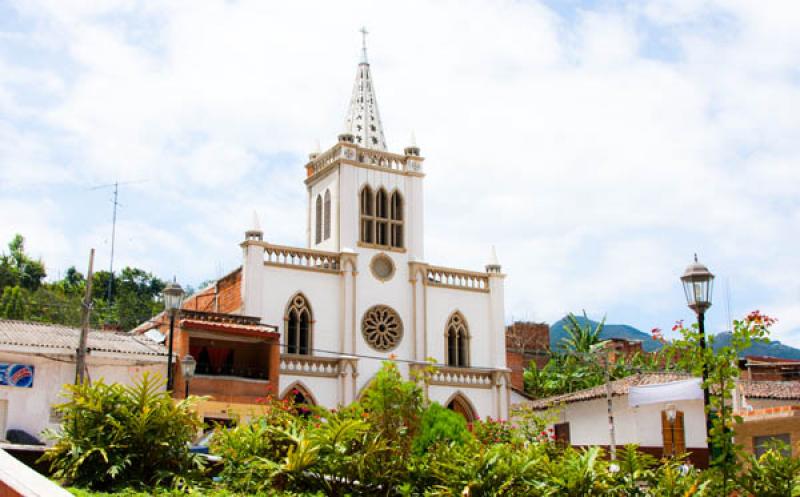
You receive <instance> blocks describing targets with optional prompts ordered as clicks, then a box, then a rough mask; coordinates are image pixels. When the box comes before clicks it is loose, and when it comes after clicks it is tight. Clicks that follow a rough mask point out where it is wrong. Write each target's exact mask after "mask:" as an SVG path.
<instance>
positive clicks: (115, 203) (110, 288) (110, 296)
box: [89, 180, 147, 305]
mask: <svg viewBox="0 0 800 497" xmlns="http://www.w3.org/2000/svg"><path fill="white" fill-rule="evenodd" d="M145 181H147V180H139V181H122V182H120V181H115V182H113V183H109V184H107V185H98V186H95V187H92V188H89V190H99V189H101V188H111V187H114V198H113V199H112V201H111V202H112V204H113V206H114V207H113V211H112V215H111V262H110V263H109V267H108V272H109V276H110V281H109V284H108V292H107V293H106V301H108V303H109V305H110V304H111V302H112V301H113V299H114V248H115V246H116V241H117V207H118V206H119V205H120V203H119V185H131V184H134V183H144V182H145Z"/></svg>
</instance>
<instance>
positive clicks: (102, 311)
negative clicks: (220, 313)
mask: <svg viewBox="0 0 800 497" xmlns="http://www.w3.org/2000/svg"><path fill="white" fill-rule="evenodd" d="M46 276H47V274H46V273H45V267H44V263H42V261H40V260H34V259H33V258H31V257H30V256H29V255H28V254H27V253H26V251H25V239H24V238H23V237H22V235H16V236H15V237H14V238H13V239H12V240H11V242H10V243H9V244H8V253H2V254H0V318H5V319H22V320H31V321H39V322H43V323H56V324H63V325H67V326H79V325H80V320H81V306H82V300H83V297H84V293H85V290H86V279H85V277H84V275H83V274H81V273H80V272H79V271H77V270H76V269H75V267H74V266H73V267H70V268H69V269H68V270H67V271H66V273H65V274H64V277H63V278H62V279H60V280H57V281H53V282H47V281H45V277H46ZM111 286H113V288H112V290H113V291H112V292H111V295H112V302H109V300H108V297H109V287H111ZM164 286H165V283H164V281H162V280H161V279H159V278H157V277H155V276H153V275H152V274H150V273H148V272H146V271H144V270H142V269H138V268H131V267H126V268H123V269H122V271H120V272H117V273H115V274H114V275H113V278H112V275H111V273H110V272H108V271H97V272H95V273H94V276H93V278H92V314H91V324H92V326H93V327H100V326H102V325H103V324H112V325H117V326H119V327H121V328H122V329H125V330H129V329H132V328H134V327H135V326H137V325H138V324H140V323H141V322H143V321H146V320H147V319H149V318H151V317H152V316H153V315H154V314H156V313H158V312H159V311H160V310H161V309H163V303H162V302H161V292H162V290H163V289H164Z"/></svg>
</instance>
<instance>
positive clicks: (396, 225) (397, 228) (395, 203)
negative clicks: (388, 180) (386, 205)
mask: <svg viewBox="0 0 800 497" xmlns="http://www.w3.org/2000/svg"><path fill="white" fill-rule="evenodd" d="M389 217H390V218H391V223H390V224H391V229H390V234H391V240H390V245H391V246H392V247H396V248H403V196H402V195H400V192H398V191H397V190H395V191H394V192H392V201H391V205H390V216H389Z"/></svg>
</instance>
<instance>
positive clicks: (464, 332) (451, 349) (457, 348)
mask: <svg viewBox="0 0 800 497" xmlns="http://www.w3.org/2000/svg"><path fill="white" fill-rule="evenodd" d="M445 339H446V340H447V351H446V353H447V357H446V359H447V365H448V366H454V367H459V368H465V367H468V366H469V329H468V327H467V321H466V320H465V319H464V316H462V315H461V313H460V312H454V313H453V315H452V316H450V319H449V320H448V321H447V328H446V330H445Z"/></svg>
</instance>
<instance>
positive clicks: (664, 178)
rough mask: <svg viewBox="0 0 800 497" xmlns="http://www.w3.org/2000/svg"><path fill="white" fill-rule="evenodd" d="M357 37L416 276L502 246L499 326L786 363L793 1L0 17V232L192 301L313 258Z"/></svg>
mask: <svg viewBox="0 0 800 497" xmlns="http://www.w3.org/2000/svg"><path fill="white" fill-rule="evenodd" d="M362 25H363V26H366V27H367V29H368V30H369V32H370V35H369V36H368V45H369V58H370V63H371V67H372V73H373V76H374V81H375V87H376V92H377V98H378V104H379V107H380V113H381V117H382V120H383V124H384V129H385V132H386V139H387V142H388V145H389V149H390V150H392V151H395V152H401V151H402V149H403V147H404V146H406V145H408V144H409V143H410V139H411V138H410V137H411V135H412V133H413V134H414V135H415V136H416V142H417V144H418V145H419V147H420V148H421V150H422V155H423V156H425V158H426V160H425V166H424V167H425V172H426V178H425V236H426V249H425V250H426V252H425V256H426V259H427V262H430V263H432V264H437V265H447V266H452V267H462V268H469V269H478V270H480V269H481V268H482V267H483V266H484V264H486V263H487V262H488V260H489V254H490V250H491V246H492V245H495V246H496V247H497V253H498V256H499V259H500V262H501V263H502V264H503V270H504V272H506V273H507V274H508V278H507V279H506V293H505V297H506V312H507V320H509V321H510V320H512V319H526V320H534V321H547V322H551V323H552V322H554V321H555V320H557V319H559V318H560V317H562V316H563V315H564V314H565V313H567V312H576V313H579V312H582V310H585V311H586V312H587V313H588V315H589V316H590V317H592V318H595V319H597V318H601V317H602V316H606V317H607V320H608V322H611V323H626V324H631V325H633V326H636V327H638V328H639V329H642V330H644V331H649V330H650V329H652V328H655V327H658V328H662V329H664V330H670V329H671V327H672V324H673V323H674V322H675V321H676V320H678V319H685V320H687V322H689V321H691V320H692V319H693V315H692V314H691V311H689V310H688V309H687V307H686V302H685V299H684V296H683V292H682V290H681V286H680V281H679V276H680V275H681V274H682V272H683V270H684V268H685V267H686V266H687V265H688V264H689V263H690V262H691V261H692V255H693V254H694V253H697V254H698V256H699V258H700V261H701V262H703V263H705V264H706V265H707V266H708V267H709V268H710V269H711V271H712V272H713V273H714V274H715V275H716V285H715V293H714V305H713V307H712V308H711V309H710V310H709V312H708V314H707V328H708V329H709V330H711V331H719V330H723V329H725V328H726V327H727V326H728V324H727V323H729V320H730V319H731V318H737V317H741V316H743V315H744V314H746V313H747V312H749V311H751V310H754V309H759V310H761V311H762V312H765V313H767V314H769V315H771V316H774V317H777V318H778V319H779V321H778V324H777V325H776V326H775V329H774V331H773V336H774V337H775V338H776V339H779V340H781V341H783V342H784V343H788V344H791V345H795V346H800V250H798V249H799V248H800V195H798V193H800V65H799V64H798V56H799V55H800V29H798V28H797V27H798V26H800V3H799V2H796V1H794V0H787V1H757V0H751V1H739V0H731V1H721V0H719V1H702V0H674V1H657V0H631V1H625V0H616V1H602V0H597V1H577V0H575V1H570V0H548V1H500V0H498V1H488V0H458V1H456V0H439V1H431V2H423V1H418V0H407V1H403V2H377V1H369V2H359V1H345V0H342V1H336V2H330V1H319V2H305V1H297V2H265V1H261V0H240V1H235V0H231V1H221V0H207V1H206V0H202V1H201V0H192V1H189V0H184V1H171V2H139V1H133V0H85V1H74V0H21V1H16V0H0V240H1V241H3V243H5V241H6V240H10V239H11V237H12V236H13V234H14V233H21V234H23V235H24V236H25V237H26V240H27V248H28V251H29V252H30V253H31V254H33V255H34V256H36V257H41V259H42V260H43V261H44V263H45V265H46V268H47V271H48V275H49V278H51V279H57V278H58V277H59V276H60V275H62V274H63V273H64V271H65V270H66V269H67V268H68V267H69V266H72V265H76V266H77V267H78V269H79V270H81V271H85V270H86V265H87V259H88V252H89V249H90V248H91V247H94V248H96V249H97V258H96V265H97V266H98V267H99V268H107V267H108V265H109V253H110V239H111V217H112V204H111V193H112V189H111V188H109V187H108V186H104V185H108V184H110V183H113V182H115V181H119V182H122V183H123V184H121V186H120V195H119V203H120V206H119V210H118V224H117V240H116V241H117V243H116V255H115V267H122V266H126V265H130V266H138V267H141V268H144V269H147V270H149V271H152V272H153V273H155V274H157V275H159V276H161V277H162V278H171V277H173V276H175V277H176V278H177V280H178V281H179V282H180V283H182V284H184V286H186V285H191V286H195V287H196V286H197V285H199V284H201V283H202V282H204V281H206V280H209V279H211V278H214V277H218V276H221V275H222V274H225V273H227V272H228V271H230V270H232V269H234V268H235V267H237V266H238V265H239V264H240V262H241V251H240V248H239V247H238V243H239V242H241V241H242V240H243V233H244V230H245V229H246V228H247V227H248V225H249V224H250V220H251V218H252V212H253V211H256V212H258V214H259V216H260V219H261V225H262V228H263V229H264V232H265V239H266V240H268V241H270V242H273V243H279V244H284V245H296V246H304V243H305V209H306V206H305V201H306V192H305V186H304V184H303V179H304V169H303V165H304V163H305V161H306V159H307V157H308V154H309V153H310V152H313V151H314V150H315V149H316V144H317V142H319V143H320V145H321V147H322V149H323V150H324V149H326V148H328V147H330V146H331V145H333V144H334V143H335V140H336V136H337V134H338V133H340V132H341V131H342V130H343V123H344V118H345V112H346V108H347V104H348V99H349V97H350V91H351V86H352V82H353V79H354V77H355V73H356V66H357V63H358V60H359V55H360V54H359V52H360V44H361V35H360V33H359V32H358V30H359V29H360V28H361V26H362Z"/></svg>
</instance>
